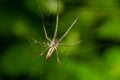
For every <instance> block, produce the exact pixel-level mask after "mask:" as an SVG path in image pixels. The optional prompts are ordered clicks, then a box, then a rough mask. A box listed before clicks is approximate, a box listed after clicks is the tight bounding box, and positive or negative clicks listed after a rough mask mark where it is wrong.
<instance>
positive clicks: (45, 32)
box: [43, 25, 51, 42]
mask: <svg viewBox="0 0 120 80" xmlns="http://www.w3.org/2000/svg"><path fill="white" fill-rule="evenodd" d="M43 29H44V33H45V37H46V39H47V40H48V41H49V42H51V39H50V38H49V37H48V35H47V31H46V28H45V26H44V25H43Z"/></svg>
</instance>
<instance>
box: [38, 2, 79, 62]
mask: <svg viewBox="0 0 120 80" xmlns="http://www.w3.org/2000/svg"><path fill="white" fill-rule="evenodd" d="M58 8H59V4H58V0H57V15H56V26H55V32H54V35H53V38H52V39H50V38H49V37H48V34H47V32H46V28H45V25H44V24H43V29H44V34H45V38H46V40H48V41H49V44H48V47H47V48H45V50H44V51H42V53H41V54H40V55H41V56H42V55H43V54H44V53H45V52H46V51H47V50H48V49H49V50H48V53H47V55H46V59H49V58H50V57H51V55H52V54H53V52H54V51H55V50H56V54H57V62H58V63H60V64H62V63H61V61H60V59H59V56H58V49H57V47H58V46H72V45H76V44H78V43H80V42H81V40H80V41H77V42H74V43H71V44H61V41H62V40H63V39H64V38H65V37H66V35H67V34H68V32H69V31H70V30H71V28H72V27H73V26H74V24H75V23H76V22H77V20H78V18H79V16H78V17H76V19H75V20H74V21H73V22H72V24H71V25H70V27H69V28H68V29H67V31H66V32H65V33H64V34H63V35H62V37H61V38H60V39H57V31H58V22H59V11H58Z"/></svg>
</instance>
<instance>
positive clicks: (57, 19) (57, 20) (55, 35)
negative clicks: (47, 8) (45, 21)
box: [53, 1, 59, 40]
mask: <svg viewBox="0 0 120 80" xmlns="http://www.w3.org/2000/svg"><path fill="white" fill-rule="evenodd" d="M58 22H59V3H58V1H57V17H56V27H55V32H54V36H53V40H55V39H56V37H57V31H58Z"/></svg>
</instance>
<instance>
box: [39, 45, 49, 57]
mask: <svg viewBox="0 0 120 80" xmlns="http://www.w3.org/2000/svg"><path fill="white" fill-rule="evenodd" d="M48 49H49V47H47V48H45V50H44V51H42V53H41V54H40V56H42V55H43V54H44V53H45V51H47V50H48Z"/></svg>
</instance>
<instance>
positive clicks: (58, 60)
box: [55, 48, 63, 66]
mask: <svg viewBox="0 0 120 80" xmlns="http://www.w3.org/2000/svg"><path fill="white" fill-rule="evenodd" d="M55 50H56V54H57V62H58V63H59V64H60V65H62V66H63V64H62V63H61V61H60V59H59V55H58V50H57V48H55Z"/></svg>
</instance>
